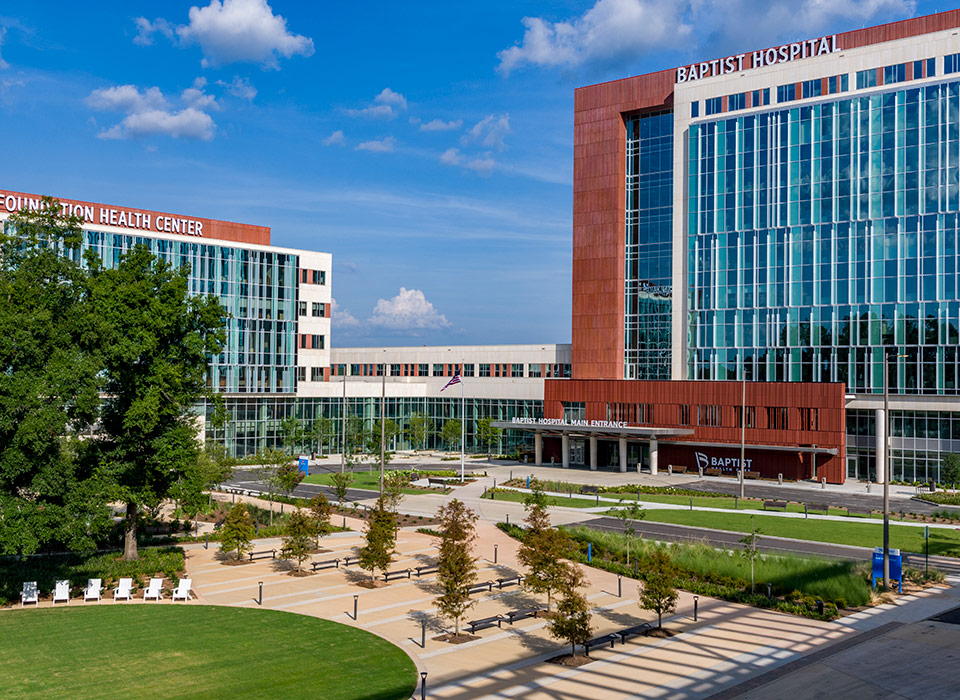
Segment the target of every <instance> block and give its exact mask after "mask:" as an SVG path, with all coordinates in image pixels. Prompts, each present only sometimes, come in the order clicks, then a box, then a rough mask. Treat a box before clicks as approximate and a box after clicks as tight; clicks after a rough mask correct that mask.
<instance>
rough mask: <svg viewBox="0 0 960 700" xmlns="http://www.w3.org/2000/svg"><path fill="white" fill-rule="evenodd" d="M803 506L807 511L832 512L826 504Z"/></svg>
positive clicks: (805, 504) (806, 504)
mask: <svg viewBox="0 0 960 700" xmlns="http://www.w3.org/2000/svg"><path fill="white" fill-rule="evenodd" d="M803 505H804V506H805V507H806V509H807V510H822V511H823V512H824V513H827V512H829V510H830V506H829V505H828V504H826V503H804V504H803Z"/></svg>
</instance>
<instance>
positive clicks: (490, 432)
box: [477, 418, 503, 459]
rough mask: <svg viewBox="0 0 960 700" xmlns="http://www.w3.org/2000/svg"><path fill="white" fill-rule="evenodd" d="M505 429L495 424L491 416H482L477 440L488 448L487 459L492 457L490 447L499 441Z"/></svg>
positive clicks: (478, 423)
mask: <svg viewBox="0 0 960 700" xmlns="http://www.w3.org/2000/svg"><path fill="white" fill-rule="evenodd" d="M502 433H503V431H502V430H501V429H500V428H497V427H495V426H494V425H493V421H492V420H491V419H490V418H481V419H480V420H478V421H477V442H479V443H480V444H481V445H483V446H484V447H486V448H487V459H490V447H491V446H492V445H493V444H494V443H497V442H499V440H500V435H501V434H502Z"/></svg>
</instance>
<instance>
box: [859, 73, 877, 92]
mask: <svg viewBox="0 0 960 700" xmlns="http://www.w3.org/2000/svg"><path fill="white" fill-rule="evenodd" d="M876 86H877V71H876V69H875V68H871V69H869V70H858V71H857V90H862V89H863V88H871V87H876Z"/></svg>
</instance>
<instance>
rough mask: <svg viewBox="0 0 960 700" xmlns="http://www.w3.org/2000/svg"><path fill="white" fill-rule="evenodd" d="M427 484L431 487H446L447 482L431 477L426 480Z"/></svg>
mask: <svg viewBox="0 0 960 700" xmlns="http://www.w3.org/2000/svg"><path fill="white" fill-rule="evenodd" d="M427 483H428V484H430V485H431V486H446V485H447V480H446V479H441V478H440V477H436V476H431V477H429V478H428V479H427Z"/></svg>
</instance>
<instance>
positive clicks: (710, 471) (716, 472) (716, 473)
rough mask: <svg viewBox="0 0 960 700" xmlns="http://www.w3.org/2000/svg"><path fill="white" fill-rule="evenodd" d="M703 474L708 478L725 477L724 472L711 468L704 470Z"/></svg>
mask: <svg viewBox="0 0 960 700" xmlns="http://www.w3.org/2000/svg"><path fill="white" fill-rule="evenodd" d="M703 473H704V474H706V475H707V476H723V472H722V471H721V470H719V469H716V468H714V467H711V468H710V469H704V470H703Z"/></svg>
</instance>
